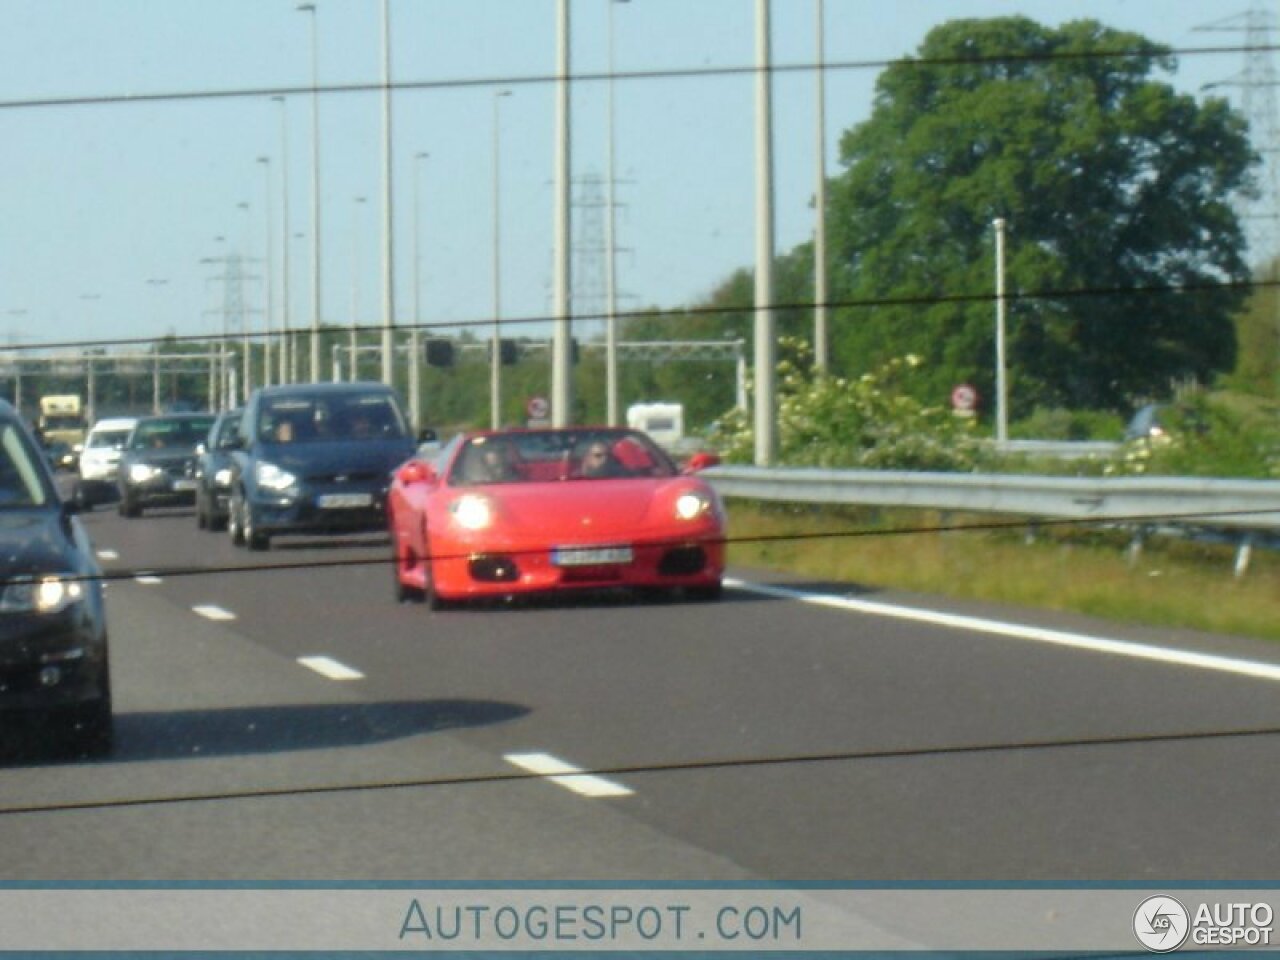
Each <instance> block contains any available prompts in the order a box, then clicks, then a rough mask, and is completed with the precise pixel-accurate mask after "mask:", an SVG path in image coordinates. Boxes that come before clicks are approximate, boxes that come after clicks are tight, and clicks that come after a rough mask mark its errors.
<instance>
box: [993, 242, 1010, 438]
mask: <svg viewBox="0 0 1280 960" xmlns="http://www.w3.org/2000/svg"><path fill="white" fill-rule="evenodd" d="M991 225H992V226H993V227H995V231H996V443H997V444H999V445H1001V446H1003V445H1004V444H1005V443H1006V442H1008V440H1009V384H1008V381H1007V378H1006V374H1005V365H1006V363H1007V358H1006V356H1005V290H1004V230H1005V221H1004V218H1003V217H997V218H996V219H994V220H992V221H991Z"/></svg>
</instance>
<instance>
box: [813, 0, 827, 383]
mask: <svg viewBox="0 0 1280 960" xmlns="http://www.w3.org/2000/svg"><path fill="white" fill-rule="evenodd" d="M815 2H816V3H817V21H818V22H817V34H818V36H817V45H818V76H817V80H818V84H817V86H818V89H817V96H818V104H817V113H818V124H817V127H818V129H817V140H818V142H817V154H818V183H817V186H816V188H815V190H814V198H813V205H814V210H815V212H816V214H817V217H816V222H815V224H814V230H813V301H814V302H813V364H814V366H815V367H816V368H817V369H818V370H821V371H824V372H825V371H826V370H827V367H828V365H829V363H830V358H829V355H828V350H829V347H828V343H827V340H828V334H827V301H828V299H829V296H828V293H827V76H826V73H827V71H826V45H827V44H826V24H825V20H826V12H825V9H824V2H823V0H815Z"/></svg>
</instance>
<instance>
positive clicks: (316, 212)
mask: <svg viewBox="0 0 1280 960" xmlns="http://www.w3.org/2000/svg"><path fill="white" fill-rule="evenodd" d="M298 11H299V12H301V13H308V14H310V15H311V382H312V383H319V382H320V316H321V303H320V288H321V284H320V67H319V52H318V46H317V42H316V40H317V37H316V33H317V29H316V18H317V16H318V14H317V12H316V5H315V4H314V3H301V4H299V5H298Z"/></svg>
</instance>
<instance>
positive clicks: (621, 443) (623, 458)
mask: <svg viewBox="0 0 1280 960" xmlns="http://www.w3.org/2000/svg"><path fill="white" fill-rule="evenodd" d="M676 472H677V471H676V468H675V465H674V464H673V463H672V462H671V459H670V458H669V457H668V456H667V455H666V454H665V453H663V452H662V450H661V449H659V448H658V447H657V446H656V445H655V444H654V443H653V441H652V440H650V439H649V438H648V437H646V436H645V435H644V434H643V433H639V432H636V431H632V430H531V431H522V432H513V433H505V434H482V435H479V436H475V437H471V438H470V439H469V440H467V441H466V442H465V443H463V444H462V447H461V449H460V450H459V451H458V455H457V457H456V458H455V459H454V461H453V469H452V470H451V471H450V474H449V482H450V483H451V484H453V485H455V486H474V485H478V484H492V483H549V482H557V481H561V480H617V479H625V478H634V477H670V476H674V475H675V474H676Z"/></svg>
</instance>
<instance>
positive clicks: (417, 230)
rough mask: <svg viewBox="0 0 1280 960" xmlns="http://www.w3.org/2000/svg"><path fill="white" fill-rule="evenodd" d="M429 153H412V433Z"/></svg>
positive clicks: (416, 419)
mask: <svg viewBox="0 0 1280 960" xmlns="http://www.w3.org/2000/svg"><path fill="white" fill-rule="evenodd" d="M430 156H431V154H429V153H425V152H422V153H416V154H414V156H413V161H414V163H413V327H412V329H411V330H410V331H409V419H410V421H411V422H412V423H413V430H414V433H417V432H418V431H419V430H420V429H422V357H421V356H420V353H421V349H422V341H421V338H420V330H421V328H422V231H421V220H422V204H421V187H420V183H419V178H420V170H421V167H422V161H423V160H426V159H427V158H428V157H430Z"/></svg>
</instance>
